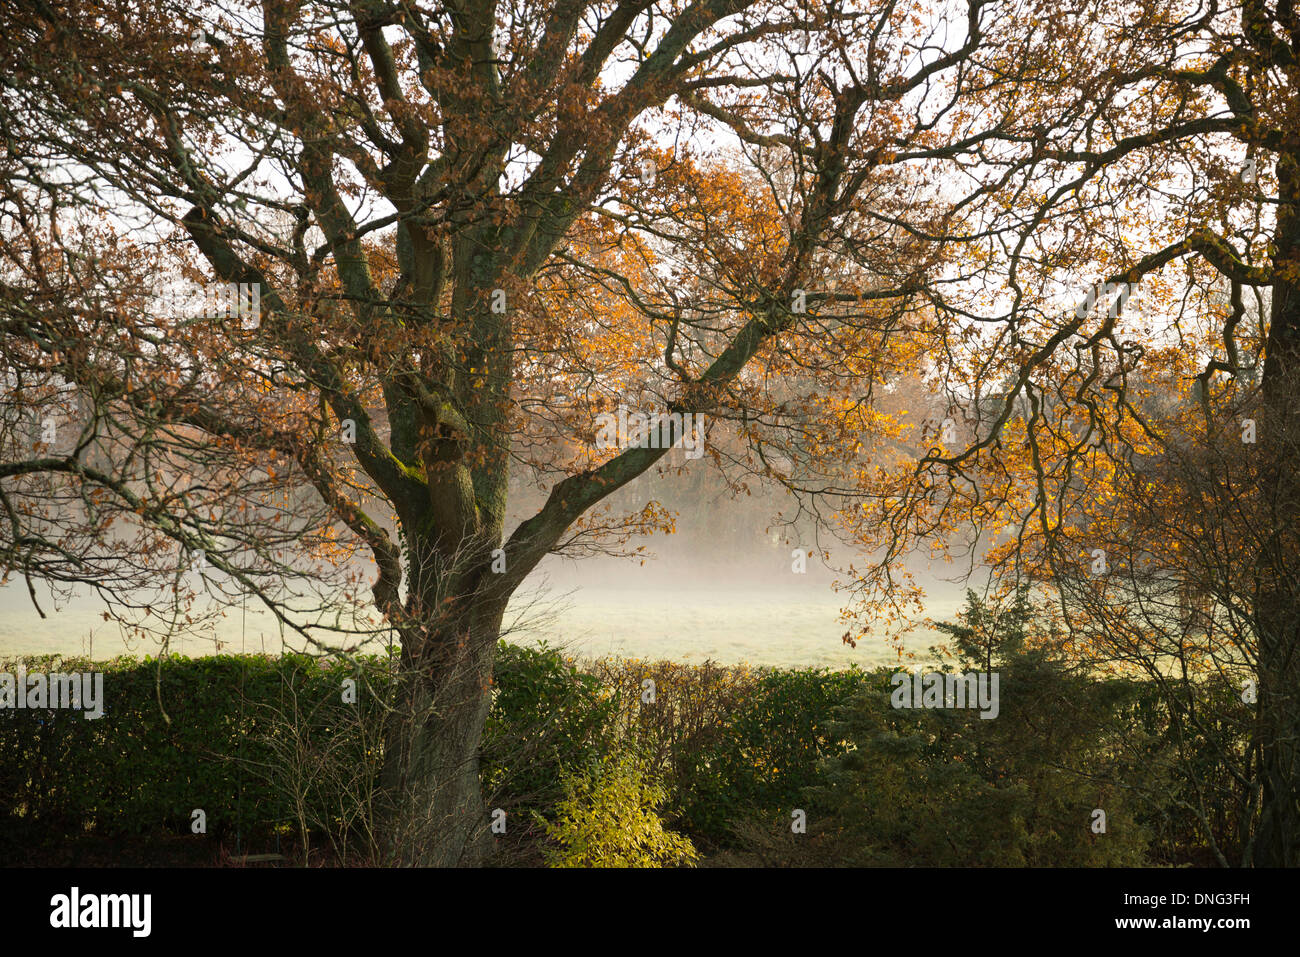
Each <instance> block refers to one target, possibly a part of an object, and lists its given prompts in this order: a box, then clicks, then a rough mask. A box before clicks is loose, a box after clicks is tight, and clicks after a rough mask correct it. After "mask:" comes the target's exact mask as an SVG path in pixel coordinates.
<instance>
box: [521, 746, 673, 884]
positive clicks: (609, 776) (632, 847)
mask: <svg viewBox="0 0 1300 957" xmlns="http://www.w3.org/2000/svg"><path fill="white" fill-rule="evenodd" d="M565 791H566V794H565V797H564V799H563V800H561V801H560V804H559V806H558V808H557V812H556V819H555V820H554V821H553V822H543V823H544V827H545V831H546V835H547V837H548V838H550V840H551V841H552V842H554V843H553V844H551V845H548V846H547V847H545V848H544V849H543V852H542V853H543V856H544V858H545V860H546V863H547V864H548V865H549V866H551V867H675V866H685V865H691V864H694V863H695V862H696V860H697V859H698V855H697V854H696V852H695V848H694V846H693V845H692V844H691V842H690V839H689V838H686V837H683V836H681V835H680V834H674V833H673V832H671V831H669V830H666V829H665V828H664V825H663V821H662V820H661V818H660V817H659V814H658V813H657V809H658V808H659V806H660V805H661V804H662V803H663V801H664V800H665V798H666V796H667V795H666V792H665V791H664V789H663V788H662V787H660V786H658V785H656V784H654V783H652V782H651V780H650V778H649V775H648V773H647V770H646V768H645V766H644V763H643V762H641V761H640V760H638V759H637V758H635V757H634V756H632V755H628V754H622V755H617V756H615V757H612V758H610V759H609V760H607V761H605V762H603V763H602V764H600V765H598V766H597V767H595V768H587V769H585V770H583V771H582V772H579V773H577V774H573V775H569V776H567V777H566V779H565Z"/></svg>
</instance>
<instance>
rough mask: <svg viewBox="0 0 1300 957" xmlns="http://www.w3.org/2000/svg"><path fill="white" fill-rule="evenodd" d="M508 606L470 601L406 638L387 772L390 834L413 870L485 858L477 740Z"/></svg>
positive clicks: (394, 853) (390, 847)
mask: <svg viewBox="0 0 1300 957" xmlns="http://www.w3.org/2000/svg"><path fill="white" fill-rule="evenodd" d="M503 611H504V608H503V607H501V606H500V603H499V602H492V603H486V602H482V603H478V604H470V605H469V606H468V607H466V608H464V609H460V610H457V611H456V612H455V613H454V614H452V615H444V616H442V618H441V620H439V621H438V623H437V626H436V629H435V630H433V631H432V632H431V633H430V634H429V635H428V636H427V637H426V638H424V639H423V640H420V641H418V642H410V643H409V645H408V644H407V643H406V642H405V641H404V643H403V648H402V655H401V663H400V671H399V674H398V675H397V680H396V688H395V693H394V695H393V699H392V700H393V707H394V710H393V712H392V713H391V714H390V715H389V718H390V724H389V727H388V731H387V748H386V751H385V755H384V767H383V772H382V777H381V794H382V801H383V804H382V807H381V811H382V820H383V822H384V823H383V828H384V832H385V833H384V834H383V840H384V841H385V843H386V845H387V851H388V855H389V859H390V861H391V863H394V864H398V865H400V866H406V867H457V866H477V865H481V864H483V863H484V862H485V861H486V859H487V856H488V852H489V850H490V843H489V838H488V830H487V828H488V823H489V822H488V818H487V812H486V808H485V807H484V805H483V795H482V786H481V783H480V780H479V747H480V743H481V741H482V737H483V728H484V724H485V723H486V721H487V714H488V709H489V707H490V705H491V687H492V686H491V676H492V665H493V662H494V660H495V657H496V645H497V638H498V635H499V633H500V625H501V617H502V613H503Z"/></svg>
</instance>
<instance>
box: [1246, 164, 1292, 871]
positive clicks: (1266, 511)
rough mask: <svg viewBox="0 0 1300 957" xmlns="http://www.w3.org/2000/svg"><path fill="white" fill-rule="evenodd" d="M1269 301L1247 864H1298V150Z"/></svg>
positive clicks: (1286, 168) (1287, 182)
mask: <svg viewBox="0 0 1300 957" xmlns="http://www.w3.org/2000/svg"><path fill="white" fill-rule="evenodd" d="M1278 181H1279V183H1278V185H1279V196H1280V198H1281V200H1282V202H1281V203H1280V204H1279V207H1278V225H1277V235H1276V247H1275V248H1276V252H1275V253H1274V257H1273V274H1274V282H1273V298H1272V308H1271V315H1270V321H1269V329H1268V340H1267V343H1266V346H1265V349H1266V360H1265V363H1264V378H1263V389H1262V391H1263V409H1264V411H1265V417H1264V421H1263V422H1262V423H1261V424H1262V426H1263V429H1264V431H1263V432H1262V433H1261V439H1260V446H1261V449H1262V450H1263V452H1264V455H1263V457H1262V463H1261V466H1262V467H1261V469H1260V489H1259V492H1260V495H1261V498H1262V503H1263V508H1262V509H1261V512H1260V514H1261V516H1263V517H1264V519H1265V521H1266V522H1267V526H1266V527H1267V528H1268V529H1269V532H1270V533H1269V537H1268V539H1267V540H1266V542H1265V543H1264V548H1262V549H1261V551H1260V554H1259V555H1258V557H1257V563H1256V569H1257V575H1258V582H1259V588H1258V592H1257V595H1256V597H1255V618H1256V626H1257V629H1258V635H1259V659H1258V670H1259V694H1258V702H1257V710H1256V741H1257V745H1258V747H1259V753H1260V775H1261V785H1262V788H1263V800H1262V807H1261V814H1260V821H1259V828H1258V830H1257V832H1256V836H1255V844H1254V853H1253V863H1254V864H1255V865H1256V866H1260V867H1296V866H1300V786H1298V785H1300V587H1298V585H1297V572H1300V475H1298V473H1297V468H1298V467H1300V206H1298V205H1297V204H1298V203H1300V150H1296V151H1293V152H1290V153H1282V154H1281V155H1280V156H1279V159H1278Z"/></svg>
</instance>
